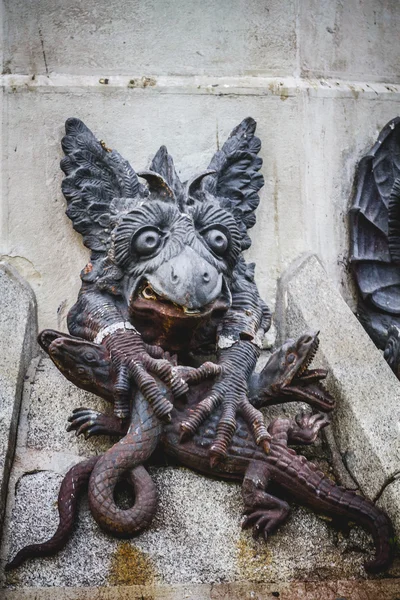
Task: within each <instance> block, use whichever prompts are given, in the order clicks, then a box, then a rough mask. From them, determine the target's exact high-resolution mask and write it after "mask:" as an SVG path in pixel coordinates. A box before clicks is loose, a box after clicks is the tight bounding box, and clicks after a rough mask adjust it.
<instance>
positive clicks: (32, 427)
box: [26, 357, 111, 456]
mask: <svg viewBox="0 0 400 600" xmlns="http://www.w3.org/2000/svg"><path fill="white" fill-rule="evenodd" d="M26 388H27V390H28V394H29V412H28V415H27V427H26V429H27V433H26V446H27V448H29V449H32V450H45V451H51V452H65V453H68V454H70V455H76V456H91V454H93V453H94V452H96V453H99V452H105V451H106V450H107V449H108V448H109V447H110V444H111V441H110V437H109V436H98V437H97V438H96V439H94V438H92V439H89V440H85V439H84V438H83V437H82V436H79V437H76V436H75V432H70V433H67V431H66V428H67V425H68V417H69V416H70V415H71V414H72V411H73V409H74V408H78V407H80V406H82V407H88V408H93V409H94V410H98V411H100V412H106V411H107V404H108V403H107V402H106V401H105V400H102V399H101V398H99V397H97V396H95V395H93V394H90V393H89V392H85V391H84V390H80V389H79V388H77V387H75V386H74V385H73V384H72V383H71V382H69V381H68V380H67V379H65V377H64V376H63V375H62V374H61V373H60V371H58V369H56V368H55V366H54V365H53V363H52V361H51V360H50V358H48V357H43V358H42V359H41V361H40V363H39V366H38V368H37V371H36V376H35V379H34V382H33V383H32V384H27V385H26ZM109 410H111V409H109Z"/></svg>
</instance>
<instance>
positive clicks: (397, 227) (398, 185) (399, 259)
mask: <svg viewBox="0 0 400 600" xmlns="http://www.w3.org/2000/svg"><path fill="white" fill-rule="evenodd" d="M388 211H389V224H388V240H389V250H390V256H391V257H392V260H393V262H395V263H397V264H399V263H400V178H397V179H396V180H395V182H394V184H393V187H392V191H391V192H390V200H389V209H388Z"/></svg>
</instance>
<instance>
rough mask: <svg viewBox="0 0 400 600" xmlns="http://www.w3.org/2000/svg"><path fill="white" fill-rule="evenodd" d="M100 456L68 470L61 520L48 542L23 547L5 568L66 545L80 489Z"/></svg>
mask: <svg viewBox="0 0 400 600" xmlns="http://www.w3.org/2000/svg"><path fill="white" fill-rule="evenodd" d="M99 458H100V457H99V456H93V457H92V458H89V459H88V460H85V461H83V462H81V463H78V464H77V465H75V466H74V467H72V469H70V470H69V471H68V473H67V474H66V476H65V477H64V479H63V482H62V484H61V488H60V492H59V494H58V513H59V516H60V522H59V525H58V528H57V531H56V532H55V534H54V535H53V537H51V538H50V539H49V540H47V542H43V543H41V544H31V545H29V546H25V548H22V549H21V550H20V551H19V552H18V553H17V554H16V556H15V557H14V559H13V560H12V561H11V562H9V563H8V564H7V565H6V567H5V569H6V571H11V570H12V569H16V568H17V567H19V566H20V565H21V564H22V563H23V562H24V561H25V560H26V559H28V558H33V557H39V556H49V555H51V554H55V553H56V552H58V551H59V550H61V548H63V547H64V546H65V544H66V543H67V540H68V538H69V536H70V534H71V532H72V530H73V526H74V518H75V515H76V512H77V508H78V497H79V491H80V490H81V489H82V487H83V486H84V485H85V484H86V483H87V482H88V480H89V477H90V474H91V472H92V471H93V468H94V466H95V464H96V463H97V461H98V460H99Z"/></svg>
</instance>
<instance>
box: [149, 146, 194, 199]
mask: <svg viewBox="0 0 400 600" xmlns="http://www.w3.org/2000/svg"><path fill="white" fill-rule="evenodd" d="M150 171H154V172H155V173H158V174H159V175H161V176H162V177H163V178H164V179H165V181H166V182H167V184H168V186H169V187H170V188H171V190H172V191H173V193H174V196H175V200H176V202H177V203H178V206H179V207H180V208H181V209H182V207H183V205H184V198H185V188H184V185H183V183H182V182H181V180H180V179H179V177H178V175H177V173H176V170H175V166H174V161H173V158H172V156H171V155H170V154H168V150H167V149H166V147H165V146H161V148H160V149H159V150H158V152H157V154H156V155H155V157H154V158H153V160H152V161H151V165H150Z"/></svg>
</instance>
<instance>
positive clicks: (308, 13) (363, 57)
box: [299, 0, 400, 116]
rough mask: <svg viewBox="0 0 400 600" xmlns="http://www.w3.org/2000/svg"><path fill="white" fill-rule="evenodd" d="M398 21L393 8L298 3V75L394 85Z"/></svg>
mask: <svg viewBox="0 0 400 600" xmlns="http://www.w3.org/2000/svg"><path fill="white" fill-rule="evenodd" d="M399 18H400V5H399V3H398V2H391V1H385V2H375V1H374V0H362V1H359V0H347V2H342V1H341V0H322V1H321V0H305V1H302V2H301V9H300V19H299V27H300V31H301V37H300V40H301V41H300V64H301V70H302V73H303V74H304V75H305V76H306V77H328V78H335V77H337V78H343V77H345V78H346V79H353V80H354V79H355V80H358V81H363V80H364V81H365V80H366V81H371V80H372V81H386V82H398V81H399V78H400V63H399V58H398V47H397V43H396V41H395V40H396V37H397V35H398V22H399ZM393 116H394V115H393Z"/></svg>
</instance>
